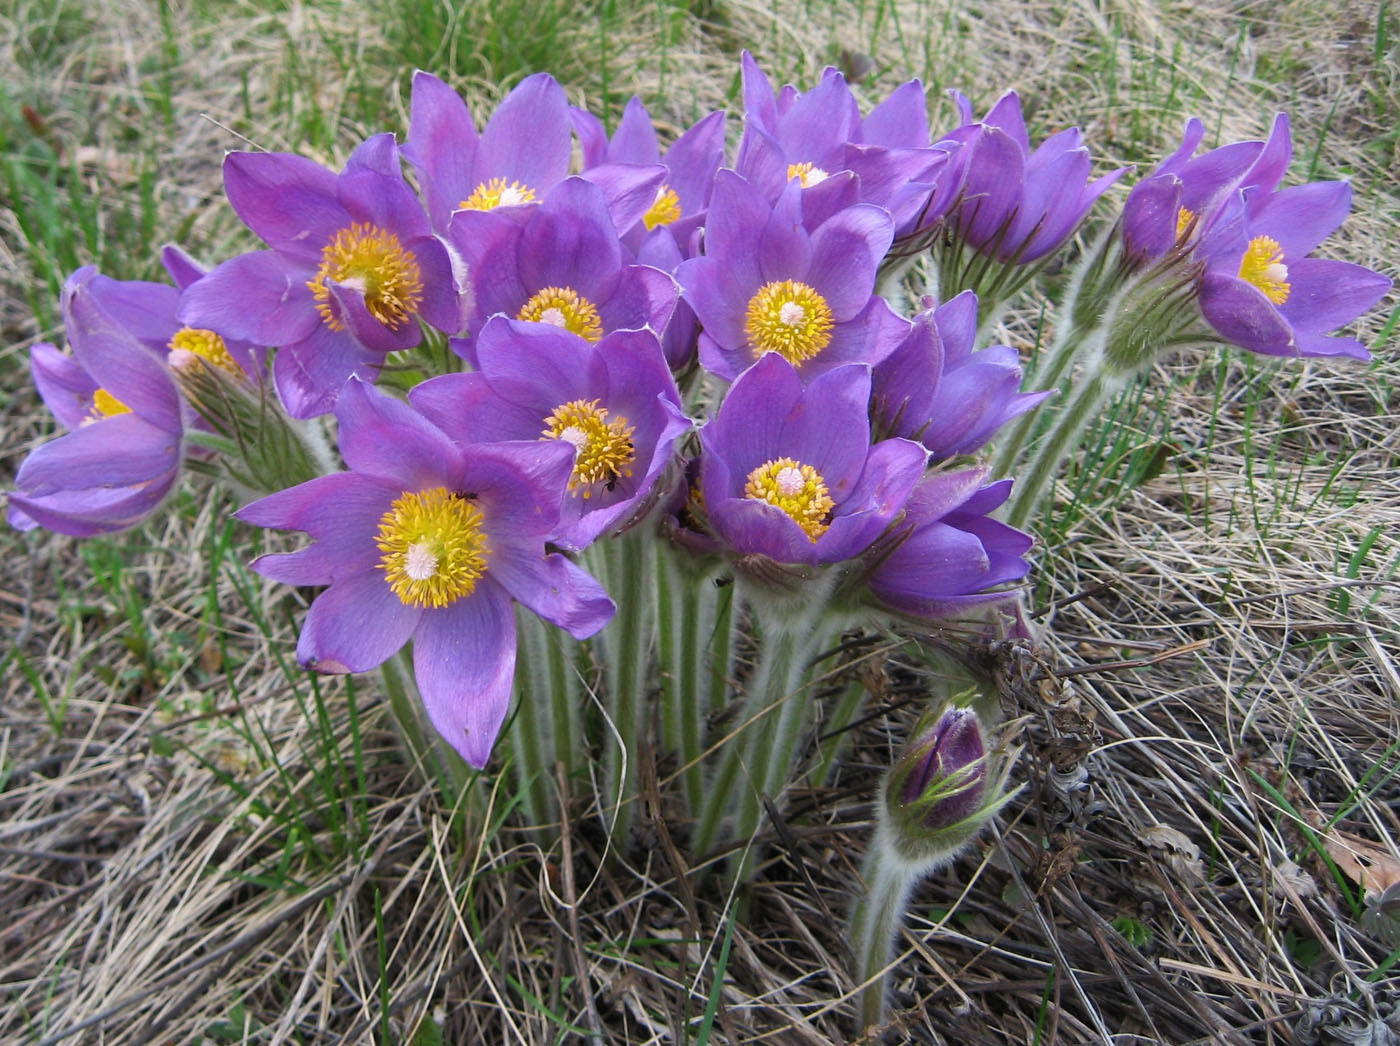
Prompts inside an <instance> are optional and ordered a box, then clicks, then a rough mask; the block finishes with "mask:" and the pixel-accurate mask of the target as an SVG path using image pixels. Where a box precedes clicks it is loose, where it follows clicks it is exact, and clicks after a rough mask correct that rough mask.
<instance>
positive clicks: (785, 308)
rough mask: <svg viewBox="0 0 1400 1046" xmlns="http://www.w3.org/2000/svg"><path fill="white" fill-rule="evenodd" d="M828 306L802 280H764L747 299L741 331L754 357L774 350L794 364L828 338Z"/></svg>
mask: <svg viewBox="0 0 1400 1046" xmlns="http://www.w3.org/2000/svg"><path fill="white" fill-rule="evenodd" d="M831 324H832V319H831V306H829V305H827V303H826V299H825V298H823V297H822V296H821V295H820V294H818V293H817V292H816V291H815V290H813V289H812V288H811V287H809V286H807V284H805V283H798V282H797V281H795V280H783V281H781V282H777V283H765V284H764V285H763V286H762V287H760V288H759V289H758V293H757V294H755V295H754V296H753V297H752V298H750V299H749V308H748V314H747V316H746V318H745V321H744V332H745V333H746V334H747V335H748V336H749V346H750V348H751V349H752V350H753V357H754V359H758V358H759V357H760V356H762V355H763V354H764V353H765V352H776V353H778V355H780V356H782V357H783V359H785V360H787V361H788V362H789V363H791V364H792V365H793V366H794V367H796V366H798V365H799V364H801V363H803V362H805V361H806V360H810V359H811V358H812V357H813V356H815V355H816V354H817V353H819V352H821V351H822V349H824V348H826V346H827V343H828V342H830V341H831Z"/></svg>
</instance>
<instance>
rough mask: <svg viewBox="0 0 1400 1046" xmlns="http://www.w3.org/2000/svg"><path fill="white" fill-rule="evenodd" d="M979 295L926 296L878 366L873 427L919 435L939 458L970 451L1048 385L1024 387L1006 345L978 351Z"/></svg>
mask: <svg viewBox="0 0 1400 1046" xmlns="http://www.w3.org/2000/svg"><path fill="white" fill-rule="evenodd" d="M976 335H977V296H976V295H975V294H973V293H972V292H971V291H964V292H963V293H962V294H959V295H958V296H957V297H956V298H954V299H953V300H952V301H948V302H944V303H943V304H942V305H936V304H935V303H934V301H933V299H931V298H925V299H924V311H923V312H921V313H920V314H919V315H918V316H916V317H915V318H914V325H913V327H912V328H911V329H910V332H909V335H908V336H907V337H906V338H905V339H904V341H903V342H901V343H900V345H899V347H898V348H897V349H895V351H894V352H892V353H890V355H889V356H887V357H886V358H885V359H884V360H883V361H882V362H881V363H879V364H877V365H876V367H875V373H874V387H873V390H872V393H871V414H872V417H873V419H874V421H875V423H876V428H877V429H878V430H880V431H883V432H886V433H888V434H890V435H894V436H904V437H907V438H908V439H915V440H918V441H919V442H920V443H922V444H923V445H924V446H925V447H927V448H928V451H929V453H930V454H932V455H933V457H934V458H935V459H940V460H941V459H944V458H951V457H954V456H956V455H958V454H971V453H972V452H974V451H976V450H977V449H978V448H980V447H981V446H982V445H983V444H985V443H986V442H987V441H988V440H989V439H991V438H992V436H993V434H994V433H995V432H996V431H997V429H999V428H1000V427H1001V426H1002V425H1004V424H1006V423H1007V422H1008V421H1010V420H1011V419H1012V418H1015V417H1017V416H1018V415H1020V414H1023V413H1025V412H1026V411H1027V410H1030V409H1031V408H1032V407H1034V406H1035V405H1036V404H1037V403H1039V402H1041V400H1043V399H1045V397H1046V396H1048V395H1050V393H1048V392H1035V393H1022V392H1021V391H1020V388H1021V361H1020V358H1019V357H1018V356H1017V355H1016V350H1015V349H1013V348H1011V347H1010V346H1008V345H989V346H987V347H986V348H984V349H981V350H980V351H977V352H973V351H972V346H973V342H974V340H975V338H976Z"/></svg>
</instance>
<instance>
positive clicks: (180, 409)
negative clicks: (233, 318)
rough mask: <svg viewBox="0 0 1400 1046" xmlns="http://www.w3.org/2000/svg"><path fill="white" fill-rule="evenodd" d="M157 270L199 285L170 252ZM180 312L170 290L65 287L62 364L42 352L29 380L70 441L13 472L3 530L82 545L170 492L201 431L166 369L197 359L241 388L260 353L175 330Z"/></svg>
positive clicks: (91, 278)
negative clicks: (49, 533) (187, 447)
mask: <svg viewBox="0 0 1400 1046" xmlns="http://www.w3.org/2000/svg"><path fill="white" fill-rule="evenodd" d="M163 260H164V262H165V264H166V268H167V270H168V271H169V272H170V273H171V275H172V276H173V277H174V278H175V279H176V281H177V283H178V284H179V285H181V286H184V285H188V284H190V283H192V282H194V281H196V280H198V279H199V277H200V270H199V268H198V267H197V266H195V265H194V263H193V262H191V261H190V260H189V259H188V258H186V257H185V256H184V255H183V254H181V253H180V252H179V251H178V250H175V249H174V248H167V249H166V251H165V254H164V258H163ZM179 300H180V290H179V289H178V287H172V286H169V285H166V284H160V283H145V282H139V281H122V280H113V279H111V278H109V277H106V276H103V275H101V274H100V273H98V272H97V270H96V269H95V268H93V267H92V266H85V267H84V268H81V269H79V270H78V271H77V272H75V273H73V275H72V276H70V277H69V278H68V280H67V281H66V282H65V284H64V287H63V295H62V300H61V307H62V311H63V321H64V327H65V329H66V331H67V334H68V345H69V348H70V349H71V355H70V354H68V353H64V352H62V351H60V350H59V349H57V348H56V347H54V346H53V345H50V344H47V343H40V344H38V345H36V346H34V348H33V350H32V351H31V353H30V370H31V373H32V374H33V377H34V384H35V386H36V387H37V388H38V390H39V395H40V396H41V397H43V400H44V402H45V404H46V405H47V406H48V407H49V409H50V410H51V411H52V412H53V415H54V417H55V418H57V419H58V421H59V422H60V423H61V424H62V425H63V426H64V427H66V428H68V429H69V430H70V431H69V432H68V433H67V434H66V435H64V436H60V437H59V438H58V439H55V440H53V441H51V442H49V443H46V444H45V445H43V446H41V447H39V448H38V449H37V450H35V451H34V452H33V453H32V454H30V455H29V457H28V458H26V459H25V461H24V463H23V464H22V465H21V466H20V469H19V473H18V474H17V475H16V477H15V490H14V492H13V493H11V495H10V499H9V509H8V517H9V521H10V523H11V524H12V525H13V526H16V527H19V528H20V529H22V530H28V529H30V528H31V527H34V526H36V525H38V526H43V527H46V528H47V529H49V530H54V531H57V532H58V533H61V534H70V535H73V536H76V537H88V536H91V535H93V534H101V533H110V532H112V531H117V530H124V529H126V528H128V527H131V526H134V525H135V524H137V523H139V522H140V521H141V520H143V519H144V518H145V517H146V516H148V515H150V513H151V512H152V511H153V510H154V509H155V508H156V506H157V505H158V504H160V502H161V501H162V500H163V499H164V498H165V496H166V495H167V494H168V493H169V492H170V490H171V488H172V487H173V486H174V484H175V480H176V478H177V477H178V475H179V471H180V463H181V461H182V459H183V456H184V438H185V431H186V429H187V428H188V427H189V426H191V425H198V424H200V422H199V420H198V419H197V418H196V417H195V416H194V414H193V412H192V411H191V410H190V409H189V407H188V406H187V405H186V404H184V402H183V401H182V399H181V396H180V392H179V389H178V386H177V384H176V381H175V378H174V376H173V374H172V371H171V366H172V365H177V366H178V365H184V360H185V359H187V358H192V357H196V356H197V357H200V358H202V359H203V360H204V361H205V362H207V363H208V364H209V365H211V366H213V367H216V368H222V369H224V370H227V371H229V372H232V373H236V374H237V375H238V376H239V378H240V380H244V379H246V380H253V379H255V378H256V377H258V376H260V374H261V370H260V367H261V363H262V357H263V355H264V354H263V352H262V350H259V349H254V348H253V347H251V346H248V345H244V344H240V343H238V342H235V341H232V340H228V341H226V340H225V339H224V338H223V337H221V336H220V335H219V334H217V333H215V332H214V331H212V330H205V329H194V328H190V327H185V326H182V325H181V324H180V322H179V321H178V320H176V318H175V316H176V308H177V306H178V304H179Z"/></svg>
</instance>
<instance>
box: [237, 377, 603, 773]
mask: <svg viewBox="0 0 1400 1046" xmlns="http://www.w3.org/2000/svg"><path fill="white" fill-rule="evenodd" d="M335 413H336V420H337V421H338V422H339V429H340V450H341V454H342V455H343V457H344V458H345V461H346V464H348V465H349V467H350V471H348V472H341V473H335V474H333V475H328V476H321V477H319V478H317V479H313V480H311V481H309V482H306V483H302V484H299V485H298V486H295V487H291V488H289V489H287V490H284V491H280V492H279V493H276V494H273V495H271V496H269V497H266V498H262V499H261V500H259V501H255V502H253V503H252V504H250V505H247V506H245V507H244V508H243V509H241V510H239V512H238V513H237V515H238V518H240V519H242V520H244V521H246V522H249V523H253V524H255V525H257V526H260V527H275V528H278V529H284V530H299V531H303V532H305V533H306V534H308V535H310V536H311V537H312V538H314V539H315V543H314V544H312V545H311V546H309V547H308V548H305V549H301V550H299V551H297V552H291V553H285V554H273V555H265V556H261V557H259V558H258V559H257V560H255V561H254V563H253V567H254V569H255V570H257V571H258V572H259V573H261V574H263V575H264V576H266V577H269V578H272V579H273V580H276V581H283V582H286V583H288V584H293V585H328V586H329V587H328V588H327V589H326V590H325V591H324V592H322V593H321V594H320V595H319V596H317V597H316V599H315V601H314V602H313V603H312V604H311V608H310V610H309V611H308V612H307V615H306V621H305V622H304V624H303V625H302V630H301V637H300V639H299V641H298V643H297V659H298V660H299V661H300V663H301V664H302V665H303V666H304V667H307V668H310V669H313V670H315V671H319V672H332V673H338V672H364V671H367V670H369V669H371V668H374V667H376V666H378V665H380V664H382V663H383V662H384V661H385V660H387V659H388V658H389V657H390V656H391V655H393V654H394V653H395V652H396V651H397V650H398V649H399V648H400V647H402V646H403V645H404V644H405V643H407V642H408V641H409V640H410V639H411V640H412V641H413V666H414V674H415V675H416V677H417V681H418V688H419V691H420V693H421V694H422V697H423V703H424V705H425V707H426V709H427V712H428V717H429V719H430V720H431V722H432V723H433V726H434V727H435V728H436V729H437V730H438V732H439V733H440V734H442V736H443V737H444V738H445V739H446V740H447V741H448V743H449V744H451V745H452V747H454V748H455V749H456V750H457V751H458V752H460V753H461V755H462V756H463V758H465V759H466V760H467V761H468V762H469V763H471V764H472V765H473V766H476V767H481V766H484V765H485V764H486V761H487V759H488V758H489V756H490V754H491V747H492V745H493V743H494V742H495V739H496V735H497V733H498V732H499V730H500V727H501V723H502V722H503V721H504V719H505V715H506V711H507V708H508V706H509V703H510V691H511V681H512V678H513V674H514V666H515V635H516V633H515V613H514V609H513V601H519V602H520V603H522V604H524V605H525V606H526V607H528V608H529V609H530V610H532V611H534V612H535V613H537V614H539V615H540V616H541V617H543V618H545V619H546V620H548V621H551V622H553V623H555V624H557V625H559V626H560V627H561V628H564V629H566V630H567V631H568V632H569V633H570V634H571V635H573V636H575V637H577V638H580V639H582V638H585V637H587V636H590V635H592V634H593V633H594V632H596V631H598V629H600V628H602V627H603V626H604V625H605V624H607V622H608V620H609V619H610V618H611V617H612V613H613V604H612V601H611V600H610V599H608V597H607V594H606V593H605V592H604V591H603V590H602V588H601V587H600V586H599V585H598V583H597V582H596V581H594V580H593V578H592V577H590V576H589V575H588V574H586V573H585V572H584V571H583V570H581V569H580V568H579V567H577V566H575V565H574V564H573V563H571V562H570V561H569V560H568V559H566V558H564V556H562V555H561V554H559V553H546V551H545V540H546V538H547V536H548V535H549V534H550V533H551V532H552V531H553V530H554V528H555V527H556V526H557V524H558V520H559V506H560V502H561V499H562V498H563V495H564V490H565V488H566V485H567V484H568V482H569V478H570V475H571V473H572V470H573V464H574V452H573V448H572V447H571V446H569V445H568V444H567V443H564V442H562V441H558V442H555V441H545V442H530V443H497V444H492V445H489V446H485V445H474V446H466V447H464V446H459V445H458V444H456V443H454V442H453V441H452V440H451V439H450V438H448V436H447V435H446V434H445V433H443V432H442V431H441V430H439V429H438V428H437V427H436V426H434V425H433V424H431V423H430V422H429V421H427V420H426V419H425V418H424V417H422V415H420V414H418V413H417V412H416V411H414V410H413V409H412V408H411V407H409V406H408V405H407V404H405V403H403V402H401V401H399V400H396V399H393V398H392V397H390V396H389V395H387V394H386V393H383V392H381V391H379V390H378V389H375V388H374V387H373V386H370V385H368V384H366V383H364V382H362V381H359V380H351V381H349V382H348V383H347V384H346V386H345V389H344V391H343V392H342V394H341V396H340V399H339V400H338V402H337V404H336V410H335Z"/></svg>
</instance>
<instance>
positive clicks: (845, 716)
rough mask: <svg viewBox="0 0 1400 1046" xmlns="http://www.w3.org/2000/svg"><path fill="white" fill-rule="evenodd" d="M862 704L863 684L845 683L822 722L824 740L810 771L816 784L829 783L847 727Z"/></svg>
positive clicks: (854, 681)
mask: <svg viewBox="0 0 1400 1046" xmlns="http://www.w3.org/2000/svg"><path fill="white" fill-rule="evenodd" d="M864 704H865V684H864V683H862V682H860V680H853V681H852V682H850V683H847V684H846V689H845V690H844V691H843V692H842V694H841V696H840V698H838V699H837V701H836V706H835V707H834V708H833V709H832V710H831V715H829V716H827V719H826V722H824V723H823V724H822V727H823V732H824V733H825V735H826V740H824V741H822V742H821V751H820V753H819V754H818V756H817V766H816V769H815V771H813V773H812V780H813V781H814V782H816V783H817V784H819V785H825V784H830V783H831V775H832V773H833V772H835V770H836V762H837V760H838V759H840V757H841V750H842V749H843V748H845V746H846V743H847V742H848V741H849V739H850V735H851V731H850V729H849V727H850V725H851V724H852V723H853V722H855V720H856V716H857V715H858V714H859V713H860V710H861V707H862V706H863V705H864Z"/></svg>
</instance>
